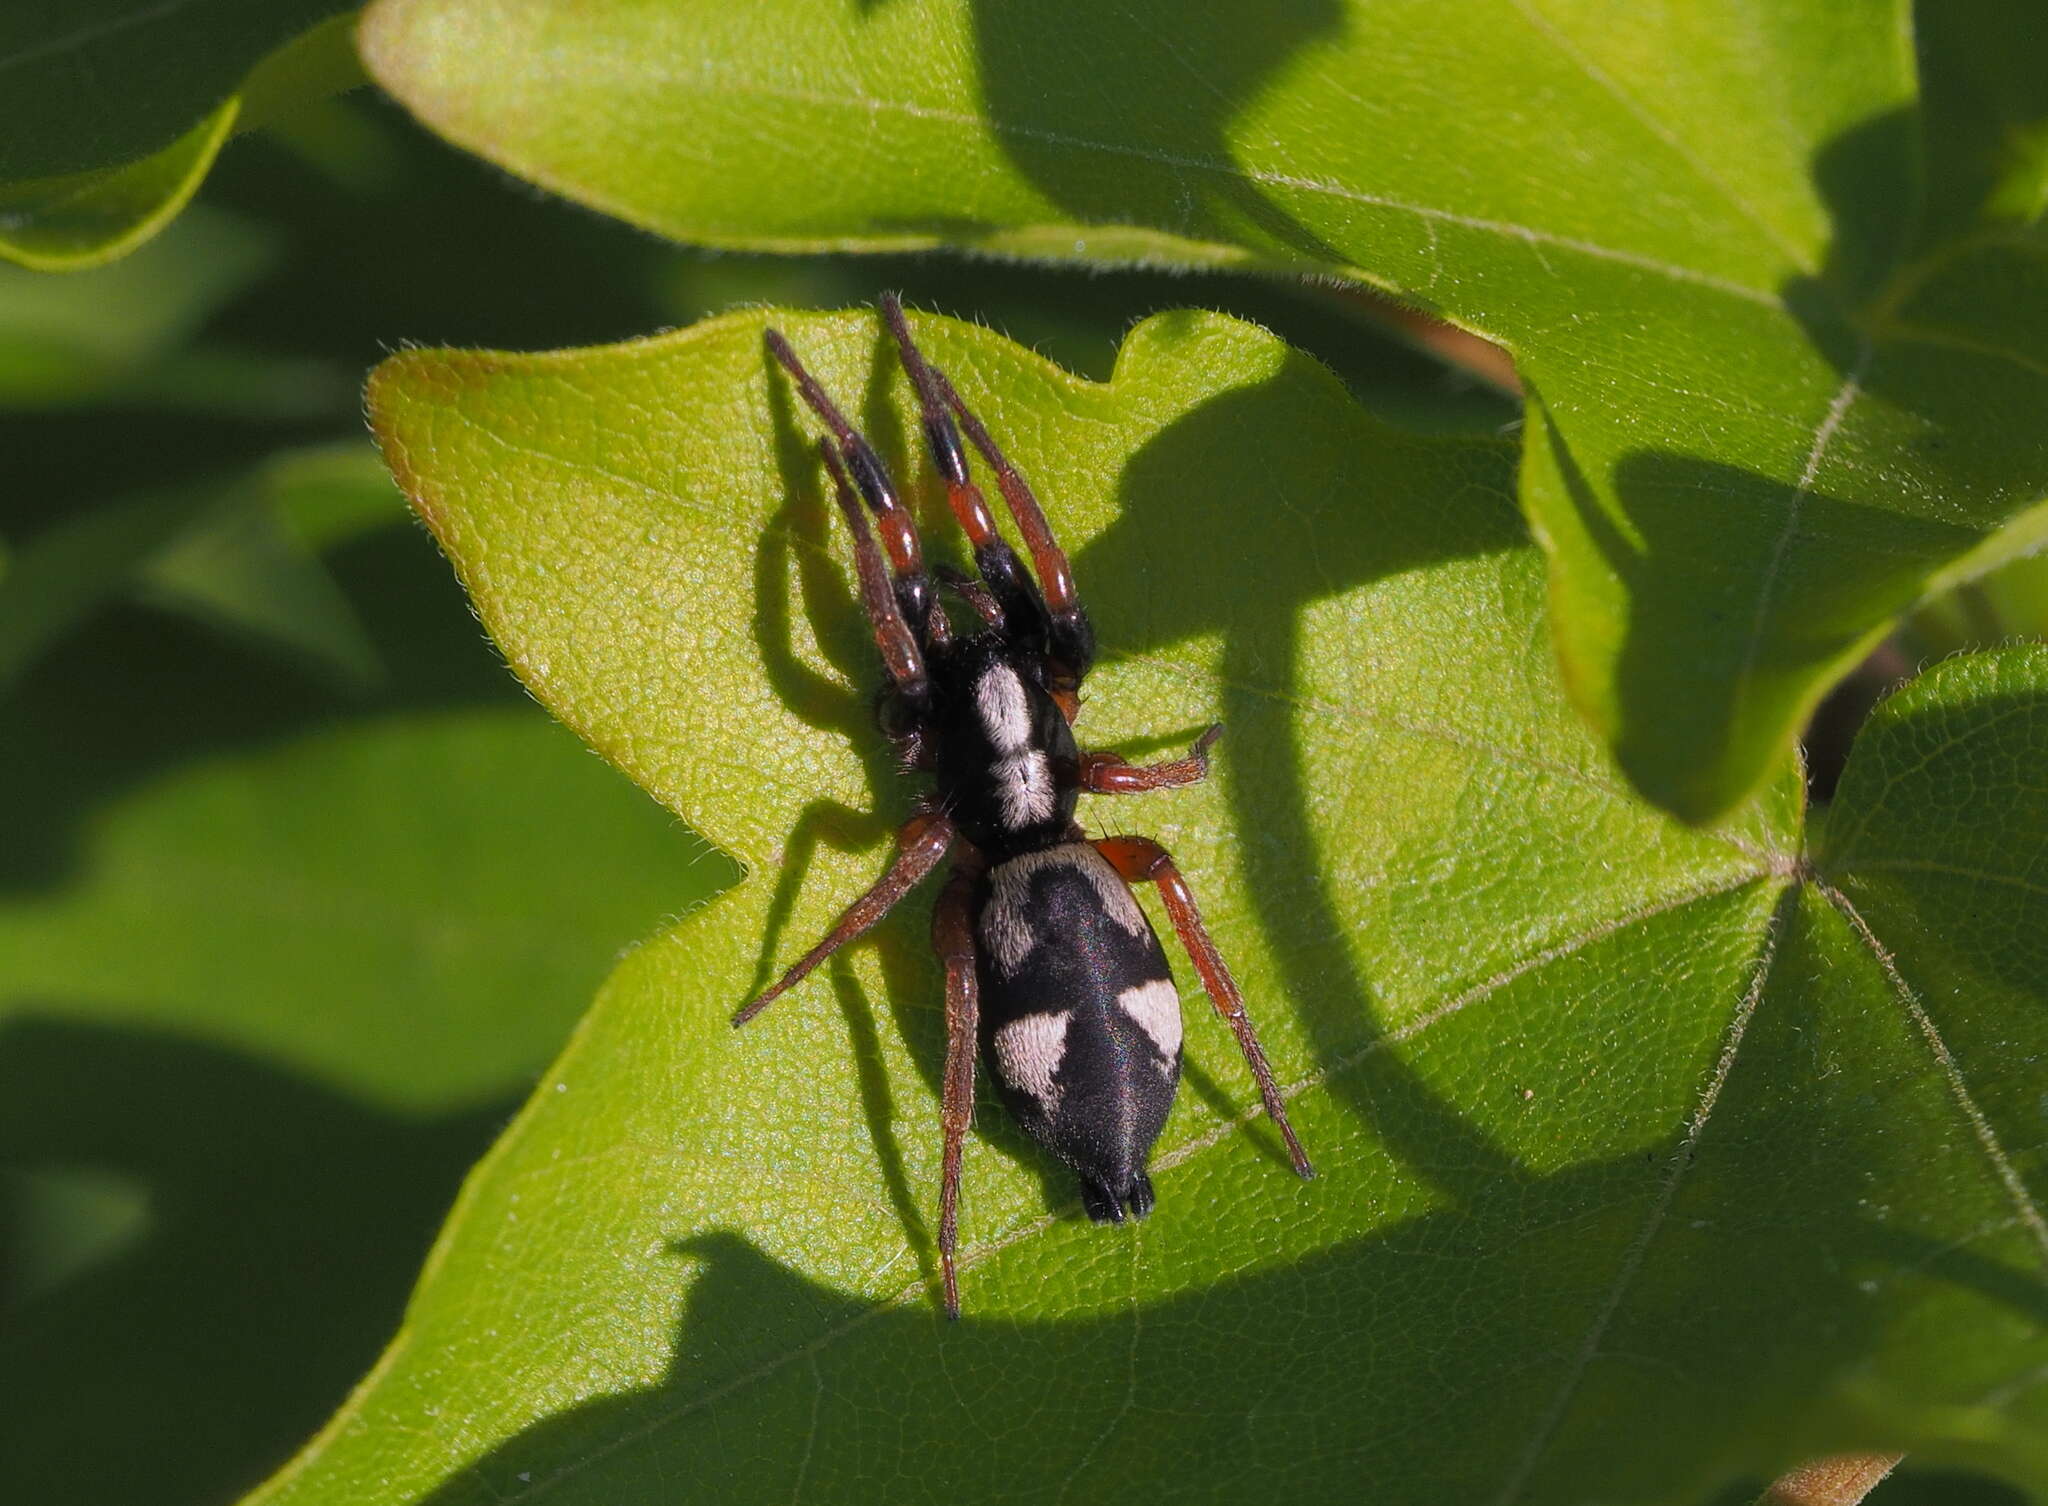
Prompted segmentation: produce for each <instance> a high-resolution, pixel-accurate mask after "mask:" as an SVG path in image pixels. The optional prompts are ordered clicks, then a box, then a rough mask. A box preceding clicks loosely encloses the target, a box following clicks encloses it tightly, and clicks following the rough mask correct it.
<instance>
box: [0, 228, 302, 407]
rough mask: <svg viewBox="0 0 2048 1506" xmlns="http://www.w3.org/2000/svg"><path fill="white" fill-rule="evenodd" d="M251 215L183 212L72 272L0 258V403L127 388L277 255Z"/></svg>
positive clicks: (85, 396) (96, 395) (92, 397)
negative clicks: (133, 249)
mask: <svg viewBox="0 0 2048 1506" xmlns="http://www.w3.org/2000/svg"><path fill="white" fill-rule="evenodd" d="M277 249H278V248H277V246H276V244H275V241H274V238H273V237H271V236H269V235H267V234H266V233H264V232H263V231H262V229H261V228H260V227H259V226H257V225H256V224H254V223H253V222H251V221H248V220H245V219H241V218H239V217H236V216H233V215H228V214H224V213H222V212H220V211H219V210H208V209H200V210H195V211H194V212H192V213H191V214H188V215H185V216H184V217H183V218H182V219H180V220H179V222H178V224H177V225H176V226H175V227H174V228H172V229H171V230H170V231H169V232H168V233H166V234H165V235H163V236H162V237H161V238H160V239H158V240H157V241H156V242H155V243H154V244H152V245H151V246H150V247H149V248H148V250H146V251H144V252H142V253H141V254H139V255H136V256H131V257H128V258H126V259H125V260H123V261H119V262H116V263H114V264H113V265H111V266H105V267H98V268H95V269H93V270H92V271H88V272H80V273H78V274H77V275H75V276H71V277H46V276H42V275H40V274H38V273H35V272H31V271H26V270H23V269H21V268H19V267H10V266H5V265H0V404H4V405H5V406H7V407H9V408H25V409H34V408H60V407H70V406H74V405H79V404H83V403H87V402H93V401H98V400H104V399H105V398H107V397H109V396H127V395H129V393H130V392H131V391H132V390H133V388H134V386H135V385H136V384H137V382H138V381H140V380H142V379H143V378H144V377H145V376H146V374H147V373H149V372H150V371H151V370H152V369H153V368H155V367H158V366H160V365H161V364H163V363H164V362H165V361H166V360H167V359H169V358H171V357H173V356H174V355H175V353H176V352H177V350H178V348H179V347H180V346H181V345H183V344H185V343H186V342H187V341H188V340H189V339H190V337H191V336H192V335H193V333H194V332H195V331H197V330H198V329H199V327H200V326H201V325H203V324H204V323H205V322H206V320H207V319H208V318H209V317H211V316H212V315H213V314H215V313H216V312H218V311H219V309H220V308H221V306H222V305H224V304H225V303H227V302H228V301H229V300H230V299H231V298H232V297H234V295H235V294H237V293H239V292H241V291H242V290H243V289H244V288H245V287H247V286H248V284H249V283H251V282H253V281H254V280H255V279H256V278H257V277H258V276H259V275H261V274H262V273H263V272H265V271H266V270H268V269H269V268H270V266H271V265H272V264H273V263H274V262H275V261H276V259H277V258H276V253H277Z"/></svg>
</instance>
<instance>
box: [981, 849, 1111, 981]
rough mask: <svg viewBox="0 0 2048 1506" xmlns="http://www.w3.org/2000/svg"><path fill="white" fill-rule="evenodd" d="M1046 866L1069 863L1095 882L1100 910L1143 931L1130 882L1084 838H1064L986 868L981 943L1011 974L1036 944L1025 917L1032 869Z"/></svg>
mask: <svg viewBox="0 0 2048 1506" xmlns="http://www.w3.org/2000/svg"><path fill="white" fill-rule="evenodd" d="M1047 868H1072V869H1074V870H1075V871H1076V872H1077V873H1080V874H1081V875H1083V876H1084V877H1085V878H1086V879H1087V880H1088V882H1089V883H1091V884H1093V885H1094V886H1095V894H1096V897H1097V898H1098V899H1100V900H1101V901H1102V912H1103V914H1105V915H1107V916H1108V917H1109V918H1110V919H1111V920H1113V921H1115V922H1116V923H1117V924H1118V925H1119V926H1121V927H1122V928H1123V929H1124V930H1125V931H1126V932H1128V933H1129V934H1130V935H1133V936H1143V935H1144V934H1145V930H1146V927H1145V913H1144V911H1142V910H1140V909H1139V908H1138V901H1137V898H1136V897H1135V896H1134V895H1133V894H1132V893H1131V889H1130V885H1128V884H1126V883H1125V882H1124V881H1123V880H1122V879H1120V878H1118V877H1117V873H1116V870H1115V869H1114V868H1112V867H1110V866H1109V859H1107V858H1105V857H1104V856H1103V855H1102V854H1101V853H1099V852H1097V851H1096V850H1095V849H1094V848H1093V847H1090V846H1089V845H1088V844H1087V843H1086V842H1063V843H1061V844H1060V845H1059V846H1058V847H1048V848H1046V849H1044V850H1043V851H1041V852H1027V853H1025V854H1023V855H1022V856H1021V857H1014V858H1011V859H1010V860H1009V861H1008V862H1007V863H1000V864H998V865H997V866H996V867H994V868H993V869H991V870H990V871H989V876H988V877H989V898H988V907H987V908H986V909H985V910H983V911H982V914H981V939H982V943H983V944H984V945H985V946H987V947H988V949H989V950H990V951H991V952H993V953H994V954H995V959H996V967H997V969H998V970H999V971H1000V972H1002V973H1003V974H1004V975H1005V976H1006V977H1007V976H1010V975H1012V974H1014V973H1015V972H1016V971H1017V969H1018V968H1019V967H1021V966H1022V965H1023V962H1024V959H1025V957H1027V956H1029V955H1030V952H1031V949H1032V947H1034V946H1036V945H1037V944H1038V937H1037V936H1036V935H1034V934H1033V933H1032V930H1031V926H1030V924H1029V923H1028V922H1027V921H1026V919H1025V906H1026V905H1028V904H1029V903H1030V900H1031V880H1032V877H1033V875H1035V874H1037V873H1039V872H1041V871H1042V870H1044V869H1047Z"/></svg>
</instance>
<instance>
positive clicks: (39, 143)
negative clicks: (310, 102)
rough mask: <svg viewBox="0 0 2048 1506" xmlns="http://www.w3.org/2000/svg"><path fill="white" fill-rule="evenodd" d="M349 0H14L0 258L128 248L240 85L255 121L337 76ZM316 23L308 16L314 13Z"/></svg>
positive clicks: (55, 267)
mask: <svg viewBox="0 0 2048 1506" xmlns="http://www.w3.org/2000/svg"><path fill="white" fill-rule="evenodd" d="M354 8H355V5H354V0H228V3H226V4H212V5H182V4H179V5H164V4H161V3H158V0H28V3H27V4H26V5H17V6H16V7H14V8H13V9H12V10H11V11H10V13H9V14H8V15H7V17H6V18H5V19H0V76H4V77H5V78H6V80H7V87H6V89H5V90H4V91H0V259H4V260H8V261H15V262H19V263H20V264H21V265H23V266H26V267H32V268H35V269H37V270H39V271H69V270H74V269H78V268H84V267H93V266H98V265H100V264H101V263H104V262H108V261H112V260H114V259H115V258H117V257H120V256H124V255H126V254H127V253H128V252H130V251H133V250H134V249H135V248H136V247H137V246H139V245H141V244H142V243H143V242H144V241H146V240H148V239H149V238H150V237H151V236H153V235H155V234H156V233H157V232H158V231H159V230H161V229H163V227H164V226H165V225H166V224H168V223H169V222H170V221H171V220H172V219H174V218H175V217H176V216H177V214H178V211H179V210H181V209H183V208H184V207H185V205H186V204H187V203H188V202H189V201H190V199H191V197H192V195H193V194H194V193H196V192H197V191H198V188H199V184H200V182H201V181H202V180H203V179H204V178H205V177H206V174H207V170H208V169H209V168H211V167H212V166H213V160H214V158H215V157H216V156H218V155H219V153H220V149H221V146H222V145H223V143H225V142H226V141H227V139H228V135H229V132H230V130H231V129H233V128H234V127H235V126H236V123H237V118H238V115H239V114H240V112H241V109H242V104H243V94H242V93H241V92H240V91H242V90H244V89H245V88H246V89H247V90H248V91H249V97H250V98H251V99H253V100H254V102H255V104H256V106H257V108H255V109H252V110H251V111H250V112H249V117H248V118H247V119H246V120H244V121H243V122H242V125H243V128H245V129H246V128H248V127H250V126H254V125H261V124H263V123H265V122H266V120H267V119H269V118H271V117H273V116H274V115H275V114H277V113H278V112H279V111H280V110H282V109H284V108H286V107H287V106H288V105H289V104H290V103H295V102H297V101H298V100H300V99H301V98H303V97H305V96H307V95H317V94H319V93H322V92H331V91H332V90H334V89H337V88H346V87H350V86H351V84H352V83H353V82H354V81H355V75H354V74H353V72H352V68H351V67H350V65H348V64H346V63H344V62H339V61H337V60H339V59H345V58H346V57H347V56H348V51H349V49H348V36H347V29H346V24H347V23H346V21H345V20H344V21H341V22H336V21H334V20H333V19H332V18H335V17H337V15H338V14H339V13H341V12H345V11H352V10H353V9H354ZM322 22H327V23H328V24H327V25H325V26H323V25H321V24H320V23H322Z"/></svg>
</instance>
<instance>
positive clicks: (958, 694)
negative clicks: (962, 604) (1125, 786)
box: [934, 639, 1080, 861]
mask: <svg viewBox="0 0 2048 1506" xmlns="http://www.w3.org/2000/svg"><path fill="white" fill-rule="evenodd" d="M940 678H941V682H942V690H941V696H940V702H939V705H938V707H937V708H936V709H937V714H938V715H939V716H940V717H941V718H942V719H943V727H942V728H941V730H940V733H939V735H938V736H937V737H936V739H935V742H936V745H937V750H938V760H937V765H936V767H935V769H934V772H935V773H936V775H937V776H938V783H939V803H940V807H941V808H942V809H943V810H944V811H945V812H946V814H947V815H948V816H949V817H950V818H951V819H952V820H953V822H954V823H955V824H956V825H957V826H958V827H959V828H960V832H961V834H962V835H963V836H965V837H966V838H967V840H968V841H970V842H972V843H973V844H974V845H975V846H976V847H978V848H980V849H981V850H982V851H983V852H985V853H987V854H988V856H989V857H990V859H991V860H995V861H1000V860H1001V859H1002V858H1003V857H1006V856H1008V855H1009V854H1011V853H1017V852H1029V851H1031V850H1033V849H1035V848H1042V847H1048V846H1051V845H1052V844H1054V843H1056V842H1063V841H1065V840H1066V839H1067V835H1068V831H1069V828H1070V827H1071V826H1072V825H1073V821H1074V806H1075V802H1076V799H1077V797H1078V795H1079V793H1080V791H1079V786H1078V784H1077V782H1076V773H1075V769H1076V761H1077V759H1078V757H1079V755H1078V753H1077V752H1076V750H1075V747H1074V733H1073V729H1071V728H1070V727H1068V725H1067V719H1066V718H1065V717H1064V716H1062V715H1061V714H1060V709H1059V707H1058V706H1057V705H1055V704H1054V703H1053V699H1052V697H1051V696H1049V695H1047V694H1046V693H1045V690H1044V689H1043V688H1042V687H1041V686H1040V685H1039V683H1038V681H1037V679H1036V678H1035V677H1034V676H1033V675H1031V674H1030V673H1028V672H1027V671H1026V670H1025V669H1023V668H1021V667H1020V666H1019V664H1018V663H1017V662H1016V661H1014V660H1013V659H1012V658H1011V656H1010V655H1009V654H1007V653H1005V652H1003V651H1002V650H1000V649H996V648H993V647H991V646H990V644H989V643H988V641H987V640H986V639H983V640H978V641H973V642H969V643H967V644H964V645H962V646H961V649H960V651H959V653H958V655H957V657H956V658H955V659H954V660H953V662H951V663H949V664H947V665H945V666H944V667H943V668H942V669H941V671H940Z"/></svg>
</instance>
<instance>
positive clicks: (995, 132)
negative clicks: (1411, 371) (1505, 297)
mask: <svg viewBox="0 0 2048 1506" xmlns="http://www.w3.org/2000/svg"><path fill="white" fill-rule="evenodd" d="M669 82H671V83H675V84H678V85H681V86H684V87H690V88H694V89H696V90H697V91H699V92H701V93H706V94H710V93H725V94H735V95H752V96H758V97H761V98H764V99H775V100H782V101H785V102H787V103H792V104H803V105H812V106H816V107H819V108H822V109H855V110H862V111H865V112H866V113H868V114H870V115H877V114H880V113H882V112H884V111H886V112H889V113H891V114H896V115H902V116H906V117H908V118H910V119H913V120H929V121H934V122H937V123H939V124H942V125H956V126H962V127H966V128H969V129H973V130H979V131H986V132H987V133H988V134H990V135H991V136H996V137H1010V138H1014V139H1016V140H1020V141H1032V142H1037V143H1040V144H1042V145H1045V146H1056V147H1065V148H1070V149H1072V150H1074V151H1083V152H1097V153H1101V154H1103V155H1105V156H1113V157H1126V158H1130V159H1133V160H1135V161H1140V162H1149V163H1151V164H1153V165H1154V166H1157V167H1168V168H1177V169H1181V170H1183V171H1189V172H1203V173H1214V174H1218V175H1220V176H1222V177H1228V178H1237V179H1240V180H1242V181H1243V182H1246V183H1251V184H1256V185H1258V186H1260V187H1263V188H1286V189H1294V190H1298V191H1300V192H1302V193H1312V194H1319V195H1321V196H1323V197H1326V198H1332V199H1337V200H1340V201H1342V202H1345V203H1351V204H1361V205H1364V206H1366V207H1368V208H1372V209H1385V210H1389V211H1392V212H1394V213H1397V214H1406V215H1411V216H1413V217H1415V218H1417V219H1420V220H1423V221H1425V222H1432V221H1433V222H1435V223H1439V224H1446V225H1455V226H1458V227H1459V228H1461V229H1466V230H1476V231H1480V232H1482V233H1484V234H1488V235H1498V236H1503V237H1506V238H1509V239H1513V240H1519V241H1522V242H1524V243H1525V244H1526V245H1528V246H1529V247H1530V249H1531V250H1535V249H1536V248H1537V247H1539V246H1550V247H1554V248H1556V249H1558V250H1562V251H1573V252H1577V253H1578V254H1579V255H1581V256H1585V257H1588V258H1591V259H1593V260H1597V261H1608V262H1613V263H1616V264H1617V265H1621V266H1627V267H1633V268H1635V269H1636V270H1638V271H1642V272H1649V273H1653V274H1655V275H1656V276H1659V277H1663V278H1666V279H1668V280H1670V281H1672V282H1684V283H1691V284H1693V285H1695V286H1698V287H1704V288H1709V289H1711V290H1713V291H1715V292H1719V293H1722V294H1725V295H1727V296H1728V297H1731V298H1740V299H1742V300H1743V301H1745V302H1748V303H1757V304H1762V305H1764V306H1765V307H1767V308H1774V309H1782V308H1783V307H1784V301H1783V300H1782V299H1781V298H1780V297H1779V296H1778V295H1777V294H1776V293H1775V292H1772V291H1771V290H1769V289H1767V288H1758V287H1752V286H1750V285H1749V284H1748V283H1745V282H1738V281H1736V280H1735V279H1733V278H1729V277H1722V276H1720V275H1718V274H1716V273H1713V272H1708V271H1704V270H1702V269H1701V268H1698V267H1690V266H1686V265H1684V264H1683V263H1679V262H1671V261H1665V260H1663V259H1661V258H1659V257H1655V256H1650V255H1648V254H1647V253H1644V252H1640V251H1628V250H1624V249H1622V248H1620V247H1618V246H1608V245H1603V244H1601V243H1600V242H1598V241H1592V240H1586V239H1584V238H1582V237H1579V236H1572V235H1565V234H1561V233H1559V232H1557V231H1552V230H1541V229H1538V228H1536V227H1535V226H1533V225H1522V224H1517V223H1516V222H1514V221H1512V220H1502V219H1493V218H1490V217H1488V216H1484V215H1471V214H1463V213H1460V212H1458V211H1457V210H1452V209H1440V208H1437V207H1435V206H1433V205H1428V204H1416V203H1413V202H1410V201H1408V200H1405V199H1397V198H1394V197H1391V196H1390V195H1386V194H1374V193H1367V192H1366V191H1365V190H1363V189H1358V188H1352V187H1350V186H1348V185H1346V184H1343V183H1335V182H1331V181H1330V180H1328V179H1325V178H1309V177H1303V176H1300V175H1298V174H1294V173H1279V172H1269V171H1266V170H1264V169H1258V168H1248V167H1244V166H1241V165H1240V164H1238V163H1235V162H1231V161H1228V160H1225V159H1219V158H1215V157H1198V156H1191V155H1188V154H1186V153H1181V152H1163V151H1158V150H1156V149H1153V148H1150V147H1141V146H1132V145H1129V144H1127V143H1124V142H1117V141H1097V140H1094V139H1093V138H1090V137H1086V136H1076V135H1072V134H1070V133H1068V132H1065V131H1053V130H1048V129H1046V128H1045V127H1043V126H1029V125H1019V124H1017V123H1015V122H1013V121H1002V120H990V119H987V118H985V117H983V116H980V115H976V114H973V113H971V112H968V111H964V110H949V109H945V108H943V107H940V106H936V105H920V104H914V103H912V102H911V101H909V100H904V99H879V98H875V97H873V96H863V97H861V98H859V99H846V98H843V97H842V96H840V95H837V94H830V93H827V92H825V91H823V90H817V89H798V88H791V87H789V86H786V85H774V84H768V83H763V82H759V81H756V80H746V81H740V82H735V81H732V80H721V81H720V82H719V83H718V84H717V85H715V86H713V85H710V84H707V83H706V82H705V81H704V80H703V79H702V77H701V76H700V77H698V78H693V79H682V78H676V77H673V76H671V78H670V80H669ZM1538 254H1539V255H1540V252H1539V253H1538ZM1354 270H1360V271H1362V270H1364V269H1363V268H1354Z"/></svg>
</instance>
